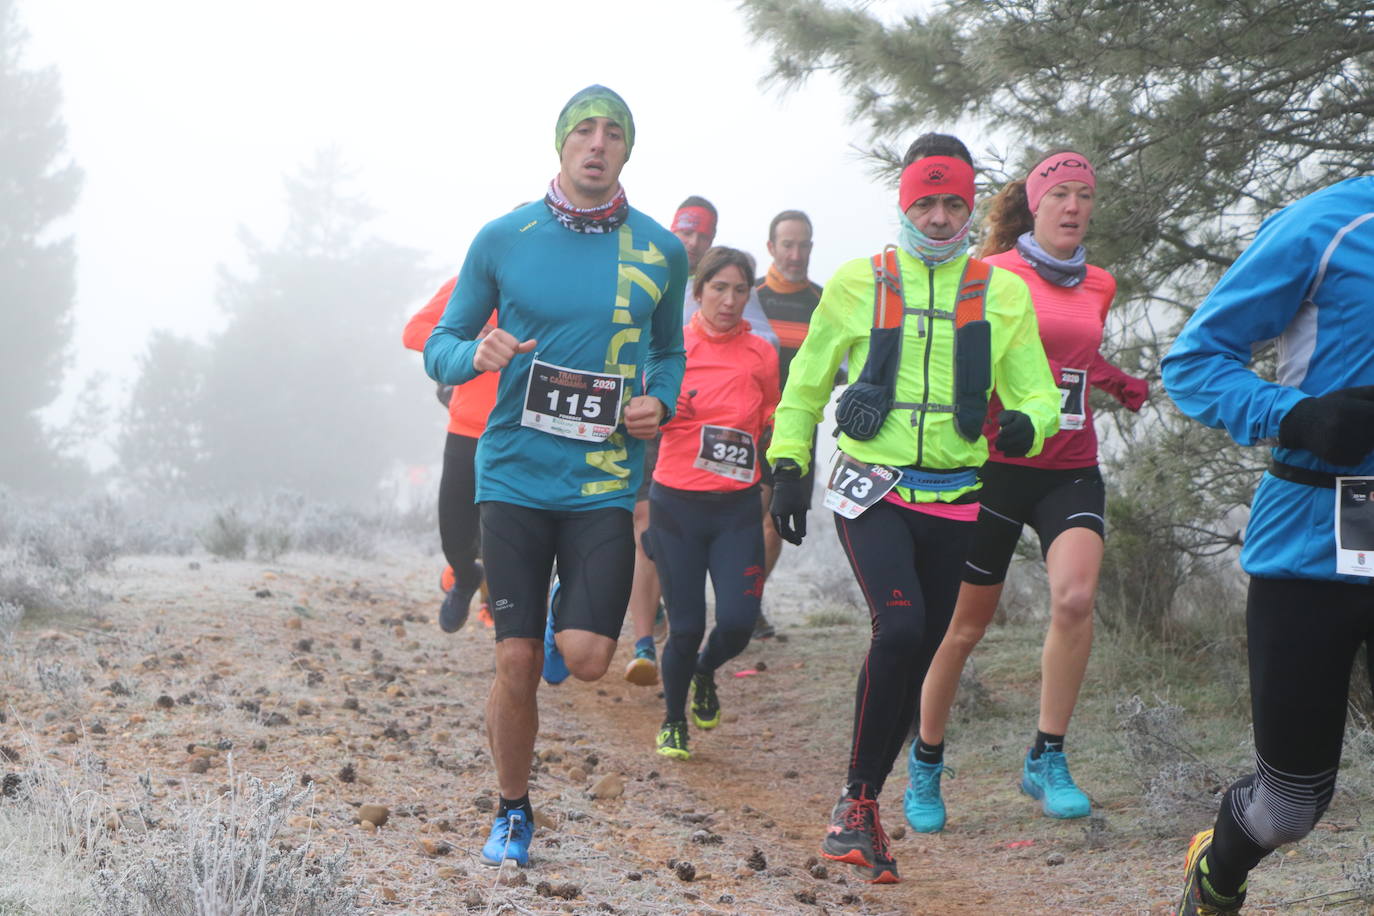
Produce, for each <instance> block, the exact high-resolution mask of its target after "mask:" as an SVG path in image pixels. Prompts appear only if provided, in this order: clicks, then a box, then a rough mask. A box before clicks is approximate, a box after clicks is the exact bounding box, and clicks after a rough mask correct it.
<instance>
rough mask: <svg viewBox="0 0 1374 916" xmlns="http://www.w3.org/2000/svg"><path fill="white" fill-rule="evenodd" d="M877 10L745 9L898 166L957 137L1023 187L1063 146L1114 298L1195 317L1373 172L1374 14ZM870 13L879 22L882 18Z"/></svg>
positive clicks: (1078, 4) (1089, 7)
mask: <svg viewBox="0 0 1374 916" xmlns="http://www.w3.org/2000/svg"><path fill="white" fill-rule="evenodd" d="M868 6H869V5H868V4H853V5H841V4H837V3H828V2H825V0H743V2H742V3H741V7H742V8H743V9H744V10H745V12H746V15H747V17H748V19H749V23H750V26H751V28H752V29H753V31H754V34H755V35H756V36H758V37H759V38H760V39H762V40H764V41H766V42H768V43H770V44H772V46H773V48H774V54H773V70H772V78H773V79H774V80H777V81H780V82H782V83H784V84H788V85H795V84H797V83H799V82H801V81H803V80H805V79H806V78H807V77H808V76H809V75H810V74H812V73H814V72H818V71H827V72H830V73H832V74H833V75H834V76H835V77H836V78H837V79H838V80H839V82H840V84H841V86H842V87H843V88H844V90H845V91H846V92H847V93H848V94H849V95H850V97H851V98H852V99H853V107H852V116H853V118H854V120H856V121H858V122H861V123H863V124H865V125H866V126H867V127H868V128H869V129H870V131H871V133H872V136H873V139H874V140H876V141H878V144H879V145H878V147H877V149H876V150H875V153H876V154H877V155H878V156H879V157H880V158H884V159H886V160H887V161H889V162H890V161H892V160H894V159H896V158H897V157H898V156H899V155H900V152H901V150H902V149H904V147H905V143H906V142H908V141H910V140H911V139H913V138H914V137H915V136H916V135H917V134H918V133H921V132H922V131H924V130H931V129H941V128H946V129H947V128H948V127H949V126H950V125H953V124H954V123H955V122H956V121H957V120H959V119H961V118H967V119H970V120H971V121H972V122H973V123H976V124H979V125H982V127H981V128H980V129H976V130H974V131H964V133H965V137H964V139H965V140H967V141H971V142H970V146H971V147H972V148H975V149H978V148H982V150H983V151H984V152H987V151H989V150H994V149H995V148H996V147H997V146H998V145H1000V144H1009V149H1010V153H1009V154H1006V155H1005V156H999V155H997V154H995V153H994V155H993V156H991V157H989V158H990V159H991V161H990V162H988V163H984V164H991V165H997V164H999V160H1001V159H1005V163H1006V165H1007V166H1008V170H1007V171H999V170H997V169H993V170H992V171H991V173H990V174H987V175H985V178H986V179H988V184H989V186H990V187H989V188H988V190H990V191H991V190H996V188H997V186H998V185H1000V183H1001V182H1002V181H1004V180H1006V179H1007V178H1010V177H1020V176H1022V175H1024V174H1025V169H1026V168H1027V167H1029V166H1030V165H1032V164H1033V163H1034V161H1035V160H1036V159H1037V158H1038V156H1039V154H1040V153H1042V152H1044V151H1046V150H1048V149H1050V148H1054V147H1061V146H1069V147H1072V148H1074V149H1078V150H1080V151H1082V152H1084V153H1086V154H1088V155H1089V156H1090V157H1091V158H1092V159H1093V162H1094V164H1095V165H1096V166H1097V172H1098V182H1099V197H1100V199H1101V205H1100V206H1099V207H1098V209H1097V211H1096V212H1095V213H1094V214H1093V220H1094V226H1093V232H1092V236H1091V240H1092V243H1093V256H1094V259H1095V262H1096V263H1100V264H1102V265H1103V266H1105V267H1107V268H1109V269H1111V270H1112V271H1113V272H1114V273H1115V274H1116V275H1117V280H1118V283H1121V284H1122V294H1123V298H1131V299H1152V300H1155V301H1157V302H1160V303H1161V304H1167V305H1180V306H1183V307H1184V308H1185V309H1187V308H1188V307H1191V306H1193V305H1196V303H1197V301H1198V299H1199V298H1200V294H1201V293H1203V292H1205V291H1206V289H1207V288H1208V287H1209V286H1210V282H1209V281H1210V280H1212V279H1214V278H1215V277H1216V276H1217V275H1218V274H1219V273H1220V271H1222V270H1224V269H1225V267H1226V266H1227V265H1229V264H1230V263H1231V261H1232V260H1234V258H1235V256H1236V255H1237V254H1238V253H1239V252H1240V250H1242V249H1243V248H1244V247H1245V244H1246V243H1247V242H1248V241H1249V239H1250V238H1251V237H1252V236H1253V233H1254V230H1255V229H1256V228H1257V227H1258V224H1259V222H1260V220H1261V219H1262V218H1263V217H1264V216H1266V215H1267V214H1269V213H1271V212H1273V211H1274V210H1276V209H1278V208H1280V207H1282V206H1284V205H1285V204H1288V203H1291V202H1292V201H1294V200H1296V199H1297V198H1299V197H1301V196H1303V195H1304V194H1307V193H1309V192H1311V191H1313V190H1316V189H1317V188H1320V187H1323V186H1325V185H1327V184H1330V183H1332V182H1333V181H1336V180H1338V179H1340V178H1345V177H1349V176H1351V175H1353V174H1359V173H1362V172H1368V171H1369V169H1370V168H1371V166H1374V133H1371V129H1370V128H1371V118H1374V7H1372V6H1371V5H1370V4H1369V3H1368V2H1367V0H1140V2H1133V3H1120V2H1116V0H944V2H942V3H940V4H939V5H938V7H937V8H935V9H934V10H932V11H931V12H929V13H928V14H925V15H911V16H907V17H906V18H904V19H902V20H901V21H900V22H887V21H884V20H883V19H881V18H880V17H879V16H878V15H877V13H876V12H873V11H870V10H869V9H868ZM875 9H876V8H875Z"/></svg>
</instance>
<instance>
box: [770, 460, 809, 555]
mask: <svg viewBox="0 0 1374 916" xmlns="http://www.w3.org/2000/svg"><path fill="white" fill-rule="evenodd" d="M810 495H811V494H809V493H807V492H806V481H804V480H802V472H801V466H800V465H798V464H797V462H795V461H793V460H792V459H791V458H780V459H778V463H777V464H775V465H773V502H772V503H771V504H770V505H769V507H768V513H769V514H770V515H772V516H773V527H774V528H776V529H777V530H778V536H779V537H781V538H782V539H783V540H784V541H787V542H788V543H789V544H796V545H797V546H801V542H802V538H804V537H806V506H807V503H809V502H810V499H809V498H808V497H809V496H810Z"/></svg>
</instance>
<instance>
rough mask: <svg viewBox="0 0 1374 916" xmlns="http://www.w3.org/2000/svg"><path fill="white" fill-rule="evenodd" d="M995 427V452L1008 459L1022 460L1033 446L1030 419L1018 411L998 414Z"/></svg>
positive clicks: (1006, 411) (1033, 430) (1033, 438)
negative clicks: (996, 428)
mask: <svg viewBox="0 0 1374 916" xmlns="http://www.w3.org/2000/svg"><path fill="white" fill-rule="evenodd" d="M997 427H998V430H997V450H998V451H999V452H1001V453H1002V454H1003V455H1006V456H1007V457H1008V458H1024V457H1025V456H1026V452H1028V451H1030V448H1031V446H1032V445H1034V444H1035V427H1034V426H1032V425H1031V421H1030V417H1028V416H1026V415H1025V414H1023V413H1022V412H1021V411H1019V410H1004V411H1002V412H1001V413H1000V414H998V415H997Z"/></svg>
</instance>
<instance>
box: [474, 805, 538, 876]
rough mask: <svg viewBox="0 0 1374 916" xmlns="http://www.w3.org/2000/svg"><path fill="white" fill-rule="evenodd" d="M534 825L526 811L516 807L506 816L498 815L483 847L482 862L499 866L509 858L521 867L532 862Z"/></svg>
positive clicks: (494, 866) (493, 866) (495, 866)
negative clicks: (531, 849) (531, 851)
mask: <svg viewBox="0 0 1374 916" xmlns="http://www.w3.org/2000/svg"><path fill="white" fill-rule="evenodd" d="M533 837H534V825H533V824H532V823H530V821H529V819H528V818H526V817H525V812H524V811H521V810H520V809H519V808H516V809H515V810H513V811H510V812H508V813H507V814H506V815H505V816H504V817H500V816H498V817H497V818H496V820H495V821H494V822H493V823H492V825H491V836H489V837H487V842H486V845H485V846H483V847H482V864H483V865H490V866H491V867H492V868H499V867H500V866H501V863H502V862H505V861H507V860H509V861H511V862H514V863H515V864H516V865H519V866H520V867H521V868H524V867H525V866H526V865H529V864H530V840H531V839H532V838H533Z"/></svg>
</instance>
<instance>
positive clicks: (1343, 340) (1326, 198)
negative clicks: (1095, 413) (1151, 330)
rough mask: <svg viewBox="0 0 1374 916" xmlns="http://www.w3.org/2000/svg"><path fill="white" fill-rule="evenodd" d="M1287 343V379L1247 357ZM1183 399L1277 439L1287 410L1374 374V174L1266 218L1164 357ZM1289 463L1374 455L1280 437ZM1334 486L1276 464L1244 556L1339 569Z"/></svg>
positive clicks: (1368, 466) (1330, 572)
mask: <svg viewBox="0 0 1374 916" xmlns="http://www.w3.org/2000/svg"><path fill="white" fill-rule="evenodd" d="M1269 342H1274V343H1276V344H1277V346H1278V375H1277V381H1274V382H1270V381H1266V380H1265V379H1262V378H1260V377H1259V376H1258V375H1256V374H1255V373H1254V372H1253V371H1251V370H1250V368H1249V367H1248V363H1249V362H1250V357H1251V353H1252V352H1253V351H1254V350H1256V349H1258V348H1259V346H1260V345H1262V344H1266V343H1269ZM1163 375H1164V385H1165V388H1166V389H1167V390H1168V392H1169V395H1170V397H1172V398H1173V399H1174V402H1175V403H1177V404H1178V406H1179V409H1180V410H1182V411H1183V412H1184V413H1186V414H1188V415H1189V416H1190V417H1193V418H1195V419H1197V420H1200V421H1202V422H1203V423H1206V424H1207V425H1208V426H1212V427H1218V428H1222V429H1225V430H1226V431H1227V432H1228V433H1229V434H1230V435H1231V438H1233V439H1235V440H1236V442H1238V443H1240V444H1241V445H1259V444H1264V445H1274V444H1276V441H1277V437H1278V433H1279V421H1281V420H1282V419H1283V417H1284V416H1285V415H1286V414H1287V413H1288V411H1289V410H1291V409H1292V408H1293V405H1294V404H1296V403H1298V401H1301V400H1302V399H1303V398H1306V397H1310V396H1316V395H1322V394H1326V393H1327V392H1329V391H1335V390H1337V389H1340V388H1349V387H1351V386H1354V385H1374V177H1368V178H1351V179H1347V180H1346V181H1342V182H1340V183H1338V184H1335V185H1332V186H1331V187H1328V188H1325V189H1323V190H1321V191H1318V192H1316V193H1315V194H1311V195H1309V196H1307V197H1304V198H1303V199H1302V200H1299V201H1297V202H1296V203H1294V204H1291V205H1290V206H1288V207H1285V208H1284V209H1283V210H1280V211H1279V212H1278V213H1276V214H1274V215H1273V216H1271V217H1270V218H1269V219H1267V220H1266V221H1265V222H1264V224H1263V225H1262V226H1261V227H1260V230H1259V233H1258V234H1257V235H1256V236H1255V241H1254V242H1253V243H1252V244H1251V245H1250V247H1249V248H1247V249H1246V250H1245V252H1244V253H1243V254H1242V255H1241V256H1240V257H1239V258H1237V259H1236V262H1235V263H1234V264H1232V265H1231V267H1230V269H1229V270H1227V271H1226V273H1225V275H1224V276H1222V278H1221V280H1220V281H1219V282H1218V283H1217V285H1216V287H1215V288H1214V289H1213V290H1212V292H1211V293H1210V294H1209V295H1208V296H1207V298H1206V300H1205V301H1204V302H1203V303H1202V305H1201V306H1199V307H1198V310H1197V312H1196V313H1194V315H1193V317H1192V318H1191V319H1189V321H1188V323H1187V325H1185V326H1184V328H1183V332H1182V333H1181V334H1179V336H1178V339H1177V340H1176V341H1174V345H1173V347H1172V348H1170V350H1169V354H1168V355H1167V356H1166V357H1165V358H1164V362H1163ZM1273 456H1274V458H1276V459H1278V460H1279V461H1281V462H1284V463H1286V464H1292V465H1297V466H1300V467H1305V468H1311V469H1315V470H1319V471H1325V472H1329V473H1340V474H1346V475H1355V474H1360V475H1369V474H1374V457H1370V458H1366V459H1365V461H1364V462H1363V463H1362V464H1360V465H1358V466H1356V467H1348V468H1337V467H1335V466H1334V465H1330V464H1327V463H1325V462H1323V461H1322V460H1321V459H1319V458H1317V457H1316V456H1315V455H1313V454H1312V453H1311V452H1307V451H1302V450H1296V449H1287V448H1275V449H1274V451H1273ZM1334 514H1335V496H1334V495H1333V493H1332V491H1331V490H1329V489H1325V488H1321V487H1310V486H1306V485H1304V484H1297V483H1290V482H1288V481H1286V480H1279V479H1278V478H1276V477H1274V476H1273V475H1271V474H1268V473H1266V474H1265V475H1264V477H1263V479H1262V480H1261V481H1260V485H1259V488H1258V489H1257V490H1256V491H1255V498H1254V501H1253V503H1252V505H1251V512H1250V522H1249V525H1248V526H1247V528H1246V534H1245V546H1244V548H1243V549H1242V550H1241V557H1240V558H1241V565H1242V566H1243V567H1244V568H1245V571H1246V572H1248V573H1250V574H1251V575H1253V576H1265V577H1270V578H1281V579H1331V580H1340V581H1346V582H1357V583H1361V584H1365V585H1369V584H1374V580H1370V579H1368V578H1363V577H1357V576H1342V575H1337V574H1336V552H1335V540H1334V535H1333V518H1334Z"/></svg>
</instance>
